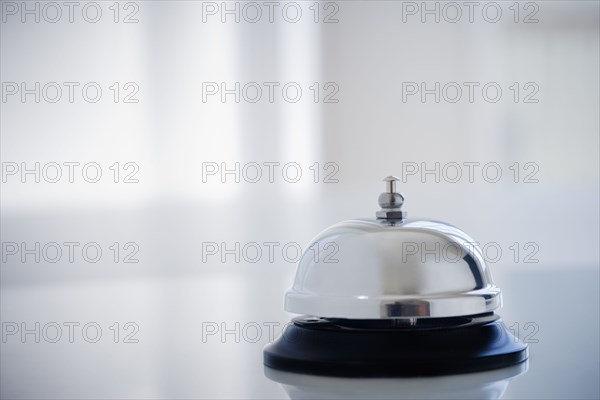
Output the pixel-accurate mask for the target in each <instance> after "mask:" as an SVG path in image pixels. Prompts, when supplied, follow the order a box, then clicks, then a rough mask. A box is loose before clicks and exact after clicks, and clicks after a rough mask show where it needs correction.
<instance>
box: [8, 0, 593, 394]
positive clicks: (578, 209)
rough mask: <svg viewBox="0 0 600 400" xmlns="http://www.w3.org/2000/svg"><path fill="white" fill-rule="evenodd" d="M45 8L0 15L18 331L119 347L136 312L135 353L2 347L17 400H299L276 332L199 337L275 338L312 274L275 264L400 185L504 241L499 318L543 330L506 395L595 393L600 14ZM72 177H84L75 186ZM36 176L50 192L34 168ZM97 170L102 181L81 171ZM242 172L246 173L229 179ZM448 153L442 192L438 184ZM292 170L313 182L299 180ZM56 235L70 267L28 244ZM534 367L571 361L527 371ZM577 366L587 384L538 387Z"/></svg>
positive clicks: (186, 5) (540, 5)
mask: <svg viewBox="0 0 600 400" xmlns="http://www.w3.org/2000/svg"><path fill="white" fill-rule="evenodd" d="M48 4H50V3H48V2H35V1H31V2H26V3H21V2H10V1H2V25H1V31H0V33H1V49H0V56H1V69H0V77H1V81H2V103H1V104H0V106H1V118H0V120H1V121H0V133H1V135H0V136H1V137H0V144H1V149H0V156H1V161H2V190H1V194H0V196H1V197H0V200H1V218H2V220H1V229H0V233H1V235H2V246H3V247H2V268H1V270H0V277H1V288H2V294H1V300H2V304H1V307H0V309H1V311H2V321H3V323H4V322H7V321H8V322H14V321H17V322H19V323H20V322H21V321H26V322H27V323H28V324H30V325H29V326H33V324H34V323H35V322H36V321H39V322H41V324H42V325H44V323H47V322H48V321H57V322H59V323H61V322H62V321H80V322H81V325H83V324H85V323H86V322H89V321H98V323H100V325H102V327H103V328H104V329H105V331H106V332H110V331H109V330H108V327H109V326H110V325H111V324H112V323H113V322H115V321H120V322H121V324H122V323H124V322H127V321H136V323H137V324H138V325H139V335H138V337H139V338H140V343H138V344H135V345H131V346H129V347H128V346H127V345H126V344H122V343H118V344H114V343H113V342H111V341H110V340H107V342H106V343H104V342H103V343H101V344H99V345H97V346H94V345H91V346H90V345H89V344H88V343H86V342H84V343H79V344H78V343H77V342H76V343H69V342H68V341H67V342H66V343H63V342H64V340H63V341H61V343H59V344H58V345H54V346H53V345H51V344H48V343H39V344H38V343H31V340H28V341H26V343H22V342H23V341H22V340H19V339H18V337H17V338H15V337H10V338H8V339H7V340H6V341H3V343H2V353H1V354H2V360H1V366H2V368H1V370H2V372H1V379H2V389H1V391H2V393H1V394H2V396H3V397H21V398H31V397H120V398H123V397H127V396H133V397H172V398H173V397H265V396H270V397H281V396H284V392H283V391H282V390H281V389H280V388H279V387H277V385H275V384H271V385H269V384H268V383H270V382H267V381H266V380H265V378H264V377H262V369H261V368H262V365H261V363H262V360H261V358H260V357H261V347H262V345H264V344H265V343H266V342H267V340H266V338H262V339H261V341H260V342H259V343H241V344H240V343H230V342H229V341H226V343H221V342H220V341H218V340H215V341H214V342H209V343H203V342H202V341H201V340H200V339H198V338H199V336H200V330H201V329H202V323H203V322H207V321H209V322H216V323H217V324H220V323H221V322H226V323H227V324H229V325H228V326H234V324H235V322H241V323H242V325H243V324H244V323H247V322H249V321H257V322H258V323H260V324H262V323H263V322H265V321H278V323H280V324H284V323H285V322H286V321H287V320H289V317H290V315H288V314H286V313H284V312H283V310H282V305H283V304H282V303H283V302H282V299H283V293H284V291H285V289H286V288H287V287H288V286H289V285H291V282H292V279H293V274H294V268H295V265H294V263H293V262H290V260H289V259H290V258H293V255H292V256H289V257H288V256H286V255H285V254H282V253H281V248H282V247H283V246H284V245H285V244H286V243H292V244H294V246H295V245H296V244H299V245H301V246H304V245H305V244H307V243H308V242H309V240H310V239H311V238H312V237H313V236H315V235H316V234H317V233H318V232H319V231H320V230H322V229H324V228H326V227H327V226H329V225H331V224H333V223H335V222H337V221H339V220H343V219H349V218H355V217H370V216H373V214H374V212H375V211H376V209H377V203H376V199H377V196H378V194H379V193H380V192H381V191H382V189H383V185H382V182H381V179H382V178H383V177H384V176H386V175H390V174H395V175H398V176H401V177H403V178H404V181H403V182H402V184H401V185H400V186H399V188H400V190H401V191H402V192H403V193H404V195H405V197H406V202H405V209H406V210H407V211H408V213H409V216H410V217H427V218H432V219H439V220H443V221H446V222H449V223H451V224H454V225H457V226H459V227H460V228H462V229H464V230H465V231H466V232H468V233H469V234H470V235H471V236H473V237H474V238H475V239H476V240H478V241H479V242H481V243H482V244H492V246H491V247H492V250H494V249H497V248H500V249H501V251H502V254H501V256H499V257H497V258H496V256H495V255H494V253H493V251H492V252H491V253H490V257H492V258H494V259H493V260H491V261H493V262H491V263H490V265H491V266H492V272H493V274H494V277H495V278H496V281H497V283H498V284H499V286H500V287H501V288H502V289H503V290H504V293H505V309H504V310H503V312H502V313H501V314H502V315H503V316H504V318H505V320H507V321H508V322H507V324H513V323H518V324H521V325H523V324H525V323H527V322H535V323H536V324H538V326H539V331H540V335H541V336H540V341H539V343H536V344H531V345H530V346H531V352H532V364H531V367H530V371H529V372H528V374H527V375H526V376H525V378H527V379H529V381H528V382H529V383H528V384H523V385H520V386H519V385H516V386H515V387H516V388H520V389H519V390H520V391H517V392H510V390H511V389H510V388H509V391H508V392H507V396H508V397H510V396H513V397H534V398H540V397H589V398H593V397H597V396H598V361H599V360H598V332H599V329H598V320H597V317H598V305H597V303H598V300H597V299H598V290H599V288H598V266H599V247H598V243H599V242H600V236H599V219H600V216H599V203H600V201H599V190H600V189H599V174H600V172H599V171H600V165H599V151H600V150H599V149H600V143H599V137H600V135H599V132H600V126H599V114H598V110H599V109H600V101H599V86H600V82H599V3H598V2H596V1H571V2H561V1H536V2H496V3H494V2H476V5H475V6H474V7H475V8H473V9H470V8H469V7H468V6H466V5H465V4H464V3H463V2H457V3H452V5H451V6H448V3H444V2H426V3H422V2H400V1H399V2H391V1H370V2H367V1H335V2H326V1H323V2H313V1H306V2H304V1H299V2H275V5H274V6H273V7H274V8H272V9H271V8H269V7H270V6H268V5H265V4H263V2H257V3H247V2H225V3H223V2H201V1H174V2H163V1H135V2H104V1H102V2H97V3H93V2H81V3H77V5H76V6H75V8H74V9H73V14H72V17H73V22H70V21H69V8H68V7H67V6H65V5H63V4H62V3H52V4H51V5H48ZM54 4H57V6H54ZM249 4H250V5H249ZM454 4H456V5H457V6H454ZM436 7H437V8H436ZM436 9H437V10H438V15H437V16H436V15H435V13H433V14H432V13H429V12H427V10H436ZM27 10H30V11H31V12H28V11H27ZM57 10H59V11H60V12H61V13H62V16H61V18H58V14H56V12H57ZM97 10H100V11H101V14H96V11H97ZM228 10H229V11H231V10H234V11H232V12H229V11H228ZM235 10H237V12H239V22H236V14H235V12H236V11H235ZM257 10H260V12H261V13H262V14H261V17H260V18H258V14H255V12H256V11H257ZM298 10H300V12H301V14H296V12H297V11H298ZM456 10H460V12H461V13H462V14H461V17H460V18H458V15H457V14H455V12H456ZM469 10H471V11H472V15H469ZM484 10H485V11H484ZM497 10H500V12H501V14H495V11H497ZM269 11H271V12H272V21H271V20H270V15H269ZM436 17H439V22H436ZM36 18H38V19H39V22H36ZM54 19H58V21H57V22H52V20H54ZM95 19H98V21H97V22H90V21H93V20H95ZM254 19H258V21H257V22H253V20H254ZM454 19H459V20H458V21H457V22H452V21H453V20H454ZM496 19H497V22H494V21H495V20H496ZM115 21H116V22H115ZM294 21H295V22H294ZM315 21H316V22H315ZM36 82H39V83H40V89H39V90H38V91H37V93H35V92H36V91H35V90H34V91H33V92H32V93H30V94H23V93H22V92H23V88H27V89H34V88H35V87H36V86H35V85H36ZM52 82H56V83H57V84H56V85H54V84H50V85H49V86H48V84H49V83H52ZM64 82H74V84H72V85H74V86H73V87H74V91H73V96H74V97H73V101H72V102H71V101H69V97H68V86H67V85H65V84H64ZM90 82H91V83H94V85H93V86H94V87H100V88H101V89H102V95H101V97H100V98H99V100H98V101H97V102H95V103H93V102H90V101H88V100H86V99H85V97H84V96H86V95H88V96H93V93H94V89H93V88H92V89H90V91H89V92H86V93H82V88H83V87H84V85H86V84H87V83H90ZM115 82H116V83H117V85H116V86H114V84H115ZM436 82H439V83H440V90H439V93H438V94H439V97H440V98H439V102H436V101H435V97H436V94H435V93H430V94H426V95H425V97H424V99H423V98H422V97H421V94H422V92H421V88H422V87H421V83H423V84H424V85H425V88H426V89H434V88H435V85H436ZM222 83H224V85H225V88H226V89H228V90H231V89H234V88H235V87H236V83H237V84H239V87H240V90H239V93H238V95H239V102H236V101H235V100H236V99H235V97H236V94H235V93H229V94H225V95H224V96H225V97H224V98H223V97H221V95H222V94H223V93H222V89H223V87H222V86H221V84H222ZM315 83H316V86H315ZM465 83H467V84H465ZM515 83H516V86H515ZM22 84H24V85H25V86H22ZM286 84H287V85H288V86H290V87H291V89H289V91H287V92H283V93H282V89H283V87H288V86H286ZM486 84H492V86H493V88H492V89H490V91H489V92H486V93H483V94H482V88H483V87H484V86H485V85H486ZM467 85H472V87H474V92H473V93H474V97H473V101H469V97H468V86H467ZM56 86H59V87H61V89H62V97H61V98H60V100H58V101H57V102H55V103H53V102H51V101H48V99H50V100H52V99H54V98H55V88H56ZM457 86H458V87H460V88H462V90H463V93H462V97H460V99H458V100H457V101H456V102H452V99H454V97H455V92H454V90H455V88H456V87H457ZM44 87H47V91H46V90H45V89H44ZM244 87H246V88H248V90H247V91H245V90H244ZM256 87H260V88H261V90H262V97H261V98H260V99H259V100H258V101H256V102H251V101H252V100H253V99H254V98H255V90H256ZM269 87H272V88H273V96H274V97H273V101H270V100H269ZM297 87H300V88H301V90H302V96H301V97H300V98H299V100H298V101H297V102H291V101H289V98H290V96H292V97H293V96H294V88H297ZM444 87H447V88H448V89H447V90H448V91H444V89H443V88H444ZM496 87H500V88H501V90H502V95H501V96H500V97H499V98H498V101H495V102H492V101H490V100H489V97H487V98H486V97H485V96H486V95H489V96H493V93H494V92H493V91H494V88H496ZM117 88H118V94H117ZM215 88H216V89H215ZM414 88H417V89H418V90H419V92H418V93H416V94H414V95H413V94H410V92H407V90H410V89H414ZM209 90H218V92H217V93H216V94H211V93H212V92H208V91H209ZM517 91H518V97H517V98H515V96H517ZM128 95H130V96H129V97H128ZM22 96H23V97H22ZM36 96H39V102H36ZM115 96H118V97H115ZM286 96H288V97H287V98H286ZM315 96H316V101H315ZM115 100H116V102H115ZM132 100H133V101H135V102H127V101H132ZM423 100H424V101H423ZM65 162H66V163H73V162H76V163H79V165H78V166H75V167H74V168H75V174H74V178H73V180H74V182H72V183H71V182H69V179H68V168H67V167H66V166H65V164H64V163H65ZM36 163H39V182H36V176H35V173H30V174H25V175H23V169H24V167H26V168H28V169H34V168H35V165H36ZM53 163H57V164H59V165H60V166H62V167H61V172H62V174H63V175H62V178H61V179H60V180H59V181H58V182H56V183H52V182H50V181H51V180H53V177H54V176H55V172H54V171H55V170H56V169H55V168H54V166H55V164H53ZM87 163H96V164H94V165H96V166H99V169H100V170H101V172H102V176H101V179H100V180H99V181H98V182H97V183H89V182H87V181H86V180H85V179H84V177H83V176H82V172H81V171H82V169H81V167H82V166H83V165H84V164H87ZM115 163H119V164H118V165H116V166H115ZM126 163H131V164H126ZM223 163H224V164H223ZM236 163H239V165H240V169H239V183H238V182H236V181H235V180H236V179H235V175H234V174H233V173H230V174H226V175H225V176H221V172H222V171H221V170H222V168H223V166H224V165H225V166H226V167H227V168H229V169H234V168H235V165H236ZM273 163H279V164H277V165H275V164H273ZM315 163H316V164H315ZM436 163H437V165H438V166H439V173H438V176H437V177H436V175H435V174H434V173H429V174H423V170H424V169H430V170H431V169H434V168H435V166H436ZM473 163H478V164H473ZM515 163H517V164H515ZM257 164H258V165H259V166H261V173H262V179H260V180H259V181H258V182H256V183H252V182H250V181H252V180H253V178H254V176H255V168H254V167H255V166H256V165H257ZM286 164H288V165H291V166H292V167H293V166H299V167H300V170H301V173H302V176H301V178H300V179H299V181H298V182H296V183H291V182H289V181H292V180H294V176H295V169H294V168H291V169H288V170H287V172H288V174H287V175H282V167H283V166H284V165H286ZM268 165H274V167H273V168H274V175H273V182H269V175H268V174H269V168H268ZM456 165H459V166H461V172H462V177H461V178H460V179H458V182H454V174H455V172H454V171H455V169H453V168H454V166H456ZM468 165H475V167H474V168H475V169H474V175H473V179H472V182H470V181H469V178H468V172H469V170H468V167H467V166H468ZM484 165H491V166H492V167H494V168H492V169H488V170H487V172H489V174H484V173H483V172H482V166H484ZM214 166H217V167H218V168H219V170H218V171H217V173H216V174H214V175H210V174H209V175H207V174H206V172H207V171H213V170H212V169H209V168H213V167H214ZM15 168H16V169H15ZM414 168H417V169H418V170H416V171H415V170H414ZM498 169H499V170H500V171H501V173H502V175H501V177H499V178H498V180H497V182H492V181H495V180H496V179H494V176H495V175H496V174H495V171H496V170H498ZM90 171H91V172H89V174H90V175H89V176H92V178H93V177H94V176H95V173H94V171H95V170H90ZM115 171H119V175H118V176H116V175H115ZM317 171H318V175H316V172H317ZM516 171H518V175H516ZM203 172H204V173H205V174H203ZM412 172H414V174H412ZM130 174H131V175H130ZM89 176H88V175H86V177H87V178H89ZM23 180H24V182H23ZM115 180H117V182H115ZM127 180H130V181H131V180H137V182H135V181H133V182H129V183H127V182H126V181H127ZM315 180H316V181H317V182H315ZM55 242H56V243H59V244H63V243H64V242H76V243H78V247H77V249H78V250H77V251H76V253H75V256H74V261H73V262H71V261H70V260H69V259H68V258H67V255H66V254H63V257H62V258H61V259H60V260H58V261H57V262H47V258H48V257H44V254H42V251H41V250H40V251H39V252H37V253H38V255H40V257H41V259H40V261H39V262H36V260H35V254H33V253H31V254H30V253H27V251H25V250H24V249H25V248H27V249H32V248H33V249H35V244H36V243H40V249H42V248H43V247H44V246H45V245H47V244H48V243H55ZM115 242H116V243H117V248H119V253H118V254H116V251H115V250H114V248H113V247H111V246H113V244H114V243H115ZM265 242H277V243H278V247H277V249H276V251H275V255H274V258H273V259H269V258H268V257H267V254H266V253H265V251H266V247H265V246H264V245H262V249H263V256H262V257H261V258H260V259H259V260H258V261H257V262H248V259H247V257H244V254H242V255H241V257H240V260H239V261H238V260H236V259H235V256H232V255H230V256H227V255H223V252H221V251H219V252H218V253H217V254H214V255H210V254H209V255H207V254H206V252H204V251H203V250H206V247H205V245H203V243H204V244H206V243H216V244H218V245H219V246H220V247H219V250H222V249H223V247H222V246H223V245H224V246H225V247H227V248H235V244H236V243H239V244H240V248H243V247H244V245H246V244H248V243H259V244H264V243H265ZM23 243H25V245H23ZM86 243H96V244H97V245H98V246H99V247H100V248H101V250H102V252H103V253H102V257H101V258H100V260H99V261H98V262H89V261H88V260H86V259H85V257H83V256H82V255H81V252H80V251H79V249H81V248H82V247H83V246H84V245H85V244H86ZM127 243H129V244H130V245H129V247H125V245H126V244H127ZM515 243H516V247H515ZM13 244H16V246H17V248H16V252H15V247H14V246H13ZM11 246H12V247H11ZM61 248H62V250H63V251H65V250H66V247H65V246H64V245H61ZM515 248H518V249H519V252H518V253H516V250H515ZM13 253H14V254H13ZM34 253H35V251H34ZM28 254H29V255H28ZM53 254H54V253H53ZM127 254H130V255H132V258H133V259H134V260H138V262H136V263H126V262H124V260H125V257H126V255H127ZM46 255H47V254H46ZM238 255H239V253H238ZM49 257H50V258H51V257H52V256H49ZM221 257H224V258H225V260H224V261H223V260H222V258H221ZM511 296H512V297H511ZM561 296H562V297H561ZM566 299H570V300H568V301H567V300H566ZM579 302H581V303H579ZM574 303H576V304H577V305H575V304H574ZM594 304H595V305H594ZM565 313H568V314H569V315H565ZM594 313H595V314H594ZM572 321H587V322H586V324H585V325H584V328H582V329H577V328H576V327H575V324H576V323H575V322H572ZM577 323H579V322H577ZM582 323H583V322H582ZM572 329H575V331H576V332H572ZM570 335H575V336H576V337H575V338H572V339H570V340H569V343H571V341H572V342H573V343H572V346H575V347H573V348H570V347H568V346H569V344H566V343H565V340H566V337H568V336H570ZM578 337H579V339H577V338H578ZM42 342H43V341H42ZM561 343H562V344H563V346H566V347H565V348H563V349H562V350H561V351H558V353H557V354H555V355H552V353H551V352H552V351H554V350H556V346H557V344H561ZM536 354H537V355H538V360H547V362H543V364H545V365H546V367H547V368H549V367H548V366H549V365H554V366H556V364H561V367H560V368H558V367H556V368H558V369H555V370H546V369H542V370H540V369H536V368H535V365H536V364H535V359H536V358H535V357H534V356H535V355H536ZM577 357H583V358H581V359H580V358H577ZM574 360H575V361H574ZM82 363H85V364H82ZM538 365H539V364H538ZM84 366H85V368H84ZM577 366H579V367H580V369H578V370H577V372H578V374H579V375H577V376H578V378H575V377H573V378H572V379H571V380H570V382H571V383H570V384H567V383H565V382H564V381H560V382H559V381H557V382H555V383H554V382H552V380H550V381H547V379H548V376H550V377H552V376H553V375H552V374H557V375H558V373H557V372H556V371H559V370H560V371H562V369H561V368H571V367H573V368H576V367H577ZM525 378H523V379H525ZM73 380H74V381H75V382H73ZM230 380H234V381H235V382H234V383H232V382H230ZM524 382H525V381H524ZM515 390H516V389H515ZM511 393H514V394H511Z"/></svg>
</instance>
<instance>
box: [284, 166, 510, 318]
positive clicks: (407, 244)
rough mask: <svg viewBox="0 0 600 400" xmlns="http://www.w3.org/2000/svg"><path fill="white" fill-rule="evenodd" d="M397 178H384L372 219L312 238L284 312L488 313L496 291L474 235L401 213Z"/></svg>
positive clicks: (433, 315) (338, 315) (367, 314)
mask: <svg viewBox="0 0 600 400" xmlns="http://www.w3.org/2000/svg"><path fill="white" fill-rule="evenodd" d="M397 180H398V179H397V178H395V177H387V178H385V179H384V181H386V184H387V190H386V192H385V193H382V194H381V195H380V196H379V205H380V206H381V210H380V211H378V212H377V213H376V218H371V219H356V220H349V221H344V222H340V223H337V224H335V225H333V226H331V227H329V228H327V229H326V230H324V231H323V232H321V233H320V234H319V235H318V236H317V237H316V238H314V239H313V240H312V241H311V243H310V244H309V245H308V247H307V248H306V250H305V251H304V253H303V254H302V257H301V259H300V261H299V264H298V270H297V273H296V278H295V282H294V285H293V286H292V288H290V289H289V290H288V291H287V293H286V295H285V309H286V311H289V312H292V313H296V314H305V315H311V316H316V317H324V318H348V319H388V318H410V319H413V318H443V317H457V316H469V315H477V314H484V313H489V312H492V311H494V310H496V309H498V308H500V306H501V294H500V290H499V289H498V288H497V287H496V286H495V285H494V283H493V281H492V277H491V274H490V271H489V269H488V267H487V266H486V264H485V261H484V259H483V257H482V252H481V249H480V248H479V247H478V246H477V245H476V244H475V241H474V240H473V239H472V238H471V237H469V236H468V235H467V234H466V233H464V232H463V231H461V230H460V229H458V228H456V227H454V226H452V225H449V224H446V223H443V222H437V221H429V220H420V219H414V220H411V219H407V218H406V213H405V212H404V211H402V210H401V207H402V204H403V202H404V197H403V196H402V195H401V194H400V193H397V192H396V188H395V184H396V181H397Z"/></svg>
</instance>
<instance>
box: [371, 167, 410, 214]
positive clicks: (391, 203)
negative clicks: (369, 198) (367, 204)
mask: <svg viewBox="0 0 600 400" xmlns="http://www.w3.org/2000/svg"><path fill="white" fill-rule="evenodd" d="M399 180H400V179H399V178H398V177H396V176H391V175H390V176H388V177H385V178H383V181H384V182H385V183H386V184H385V186H386V192H385V193H381V194H380V195H379V199H378V202H379V206H380V207H381V210H379V211H377V213H376V214H375V215H376V216H377V218H379V219H393V220H398V221H402V220H403V219H405V218H406V211H402V210H400V208H401V207H402V204H404V196H402V194H401V193H397V192H396V182H397V181H399Z"/></svg>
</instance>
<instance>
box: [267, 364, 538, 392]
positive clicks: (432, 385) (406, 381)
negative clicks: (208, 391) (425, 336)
mask: <svg viewBox="0 0 600 400" xmlns="http://www.w3.org/2000/svg"><path fill="white" fill-rule="evenodd" d="M527 367H528V365H527V361H525V362H522V363H519V364H516V365H513V366H511V367H506V368H499V369H493V370H489V371H482V372H473V373H469V374H460V375H444V376H430V377H417V378H375V379H355V378H341V377H331V376H315V375H306V374H296V373H293V372H285V371H278V370H274V369H271V368H269V367H265V375H266V376H267V377H268V378H269V379H271V380H272V381H275V382H277V383H279V384H281V385H282V386H283V388H284V389H285V391H286V392H287V394H288V396H289V397H290V399H293V400H295V399H411V400H415V399H480V400H484V399H489V400H492V399H499V398H501V397H502V395H504V392H505V391H506V389H507V387H508V384H509V382H510V381H511V380H512V379H514V378H516V377H517V376H519V375H522V374H524V373H525V372H527Z"/></svg>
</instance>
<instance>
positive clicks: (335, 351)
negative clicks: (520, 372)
mask: <svg viewBox="0 0 600 400" xmlns="http://www.w3.org/2000/svg"><path fill="white" fill-rule="evenodd" d="M348 322H352V323H351V324H347V323H341V322H340V320H327V319H320V318H312V317H299V318H295V319H293V320H292V323H291V324H290V325H288V327H287V328H286V329H285V330H284V333H283V334H282V336H281V337H280V338H279V339H277V340H276V341H275V342H273V343H271V344H269V345H267V346H266V347H265V349H264V364H265V365H266V366H267V367H270V368H273V369H277V370H282V371H287V372H296V373H302V374H311V375H325V376H346V377H401V376H402V377H408V376H435V375H449V374H461V373H469V372H478V371H484V370H491V369H496V368H504V367H508V366H511V365H515V364H519V363H521V362H523V361H525V360H527V357H528V351H527V345H525V344H523V343H522V342H520V341H519V340H518V339H516V338H515V337H514V336H513V335H512V334H511V333H510V332H509V331H508V329H507V328H506V327H505V326H504V325H503V324H502V322H501V321H500V320H499V319H496V320H492V321H490V322H484V323H481V324H469V323H467V324H462V325H461V324H458V325H453V324H452V325H448V326H441V327H440V326H438V327H425V328H418V327H416V328H415V327H413V328H410V327H405V326H403V327H394V326H391V325H390V326H381V324H376V325H375V326H373V325H372V324H369V323H368V322H367V321H362V322H361V321H349V320H348Z"/></svg>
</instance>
